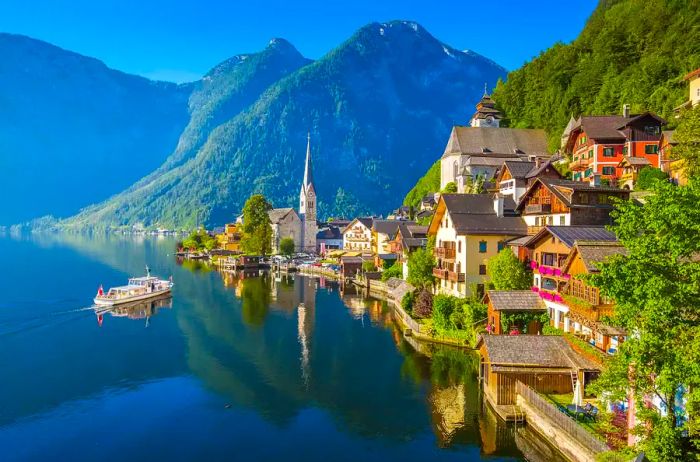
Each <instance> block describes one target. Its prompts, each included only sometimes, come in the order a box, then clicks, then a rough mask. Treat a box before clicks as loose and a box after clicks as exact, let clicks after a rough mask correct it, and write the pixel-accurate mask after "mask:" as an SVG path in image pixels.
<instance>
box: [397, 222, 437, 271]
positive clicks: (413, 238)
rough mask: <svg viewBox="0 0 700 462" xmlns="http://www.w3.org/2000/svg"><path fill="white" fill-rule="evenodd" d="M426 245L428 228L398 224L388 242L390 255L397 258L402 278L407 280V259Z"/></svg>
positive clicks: (403, 223) (413, 224)
mask: <svg viewBox="0 0 700 462" xmlns="http://www.w3.org/2000/svg"><path fill="white" fill-rule="evenodd" d="M427 243H428V227H427V226H419V225H417V224H415V223H405V222H402V223H399V226H398V229H397V230H396V233H395V234H394V235H393V236H392V237H391V240H390V241H389V249H390V250H391V253H393V254H395V255H396V256H397V258H396V263H397V264H400V265H401V269H402V273H403V278H404V279H406V278H408V257H409V256H410V255H411V253H413V252H414V251H415V250H417V249H421V248H425V246H426V245H427Z"/></svg>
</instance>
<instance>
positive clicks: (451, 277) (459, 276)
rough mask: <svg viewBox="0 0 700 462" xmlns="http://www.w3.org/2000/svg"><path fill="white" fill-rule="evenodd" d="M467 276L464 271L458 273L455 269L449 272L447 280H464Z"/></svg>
mask: <svg viewBox="0 0 700 462" xmlns="http://www.w3.org/2000/svg"><path fill="white" fill-rule="evenodd" d="M465 279H466V276H465V274H464V273H456V272H454V271H448V272H447V280H448V281H452V282H464V281H465Z"/></svg>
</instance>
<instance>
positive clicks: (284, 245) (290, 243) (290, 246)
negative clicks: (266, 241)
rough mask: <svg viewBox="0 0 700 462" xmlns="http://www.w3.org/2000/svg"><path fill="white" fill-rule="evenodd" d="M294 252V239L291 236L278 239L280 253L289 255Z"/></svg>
mask: <svg viewBox="0 0 700 462" xmlns="http://www.w3.org/2000/svg"><path fill="white" fill-rule="evenodd" d="M293 253H294V239H292V238H291V237H285V238H283V239H282V240H281V241H280V254H281V255H284V256H287V257H289V256H291V255H292V254H293Z"/></svg>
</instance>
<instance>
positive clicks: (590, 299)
mask: <svg viewBox="0 0 700 462" xmlns="http://www.w3.org/2000/svg"><path fill="white" fill-rule="evenodd" d="M566 294H567V295H571V296H572V297H576V298H579V299H581V300H583V301H584V302H586V303H588V304H590V305H593V306H597V305H600V292H599V290H598V288H597V287H592V286H589V285H588V284H586V283H585V282H583V281H581V280H579V279H571V281H569V284H567V286H566Z"/></svg>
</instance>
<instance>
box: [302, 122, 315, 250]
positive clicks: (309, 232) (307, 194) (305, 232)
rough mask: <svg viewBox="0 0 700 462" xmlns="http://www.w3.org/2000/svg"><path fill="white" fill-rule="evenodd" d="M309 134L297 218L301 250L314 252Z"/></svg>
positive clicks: (312, 188)
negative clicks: (299, 224) (300, 227)
mask: <svg viewBox="0 0 700 462" xmlns="http://www.w3.org/2000/svg"><path fill="white" fill-rule="evenodd" d="M311 167H312V166H311V134H310V133H309V134H307V136H306V163H305V164H304V180H303V182H302V183H301V191H300V192H299V218H301V225H302V231H301V241H302V250H303V251H305V252H316V233H317V232H318V226H317V223H316V187H315V186H314V174H313V170H312V168H311Z"/></svg>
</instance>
